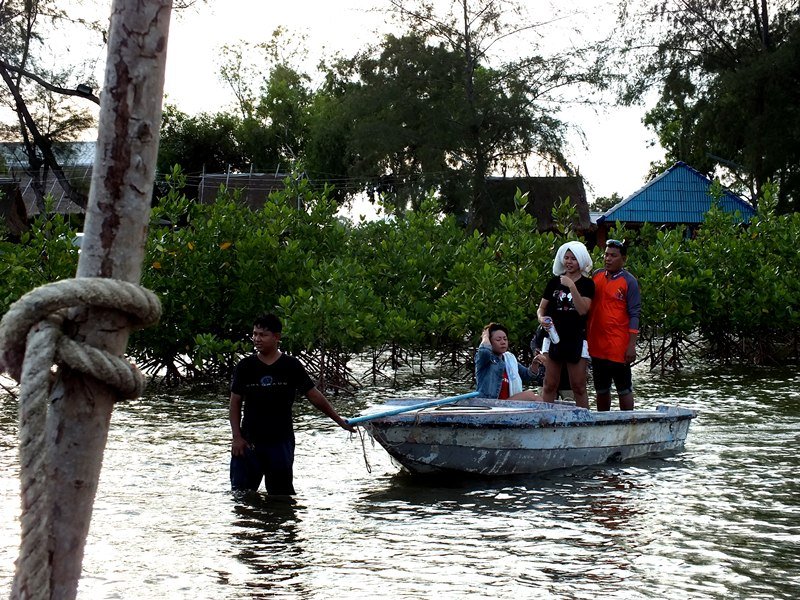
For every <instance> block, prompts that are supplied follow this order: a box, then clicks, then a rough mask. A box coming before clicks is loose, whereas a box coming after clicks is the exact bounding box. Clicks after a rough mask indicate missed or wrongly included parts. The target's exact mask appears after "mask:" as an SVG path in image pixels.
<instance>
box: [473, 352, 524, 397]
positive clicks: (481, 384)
mask: <svg viewBox="0 0 800 600" xmlns="http://www.w3.org/2000/svg"><path fill="white" fill-rule="evenodd" d="M517 366H518V369H517V370H518V371H519V376H520V378H521V379H522V381H524V382H529V381H531V380H532V379H533V375H534V374H533V373H531V371H530V369H528V367H523V366H522V365H521V364H519V363H517ZM505 370H506V361H505V360H503V355H502V354H501V355H500V356H498V355H497V354H495V353H494V352H492V347H491V346H484V345H483V344H481V345H480V346H478V351H477V352H476V353H475V384H476V386H477V388H478V393H479V394H480V397H481V398H497V397H498V396H499V395H500V388H501V387H502V385H503V371H505Z"/></svg>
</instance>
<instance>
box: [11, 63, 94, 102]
mask: <svg viewBox="0 0 800 600" xmlns="http://www.w3.org/2000/svg"><path fill="white" fill-rule="evenodd" d="M0 66H2V67H3V68H4V69H6V70H8V71H11V72H13V73H17V74H18V75H22V76H23V77H27V78H28V79H32V80H33V81H35V82H36V83H38V84H39V85H41V86H42V87H43V88H45V89H47V90H50V91H51V92H55V93H57V94H62V95H64V96H77V97H79V98H86V99H87V100H91V101H92V102H94V103H95V104H97V105H98V106H99V105H100V98H98V97H97V96H95V95H94V94H93V93H92V92H91V91H88V92H85V91H80V90H77V89H74V90H72V89H69V88H63V87H61V86H58V85H53V84H52V83H50V82H48V81H45V80H44V79H42V78H41V77H39V76H38V75H36V74H35V73H31V72H30V71H26V70H25V69H20V68H19V67H15V66H14V65H11V64H9V63H7V62H5V61H4V60H0ZM79 87H80V86H79Z"/></svg>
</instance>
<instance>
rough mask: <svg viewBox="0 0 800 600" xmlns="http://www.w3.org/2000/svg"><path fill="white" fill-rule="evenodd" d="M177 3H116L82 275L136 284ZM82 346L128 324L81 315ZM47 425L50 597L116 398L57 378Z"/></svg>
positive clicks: (81, 539)
mask: <svg viewBox="0 0 800 600" xmlns="http://www.w3.org/2000/svg"><path fill="white" fill-rule="evenodd" d="M171 10H172V0H113V3H112V12H111V23H110V31H109V41H108V59H107V63H106V71H105V84H104V87H103V91H102V93H101V97H100V120H99V127H98V129H99V133H98V140H97V154H96V157H95V163H94V171H93V173H92V186H91V191H90V193H89V204H88V208H87V214H86V222H85V225H84V236H83V242H82V247H81V255H80V259H79V261H78V272H77V275H78V276H79V277H110V278H115V279H121V280H124V281H129V282H133V283H138V282H139V279H140V277H141V273H142V259H143V257H144V248H145V242H146V238H147V227H148V222H149V219H150V203H151V196H152V190H153V179H154V176H155V165H156V156H157V153H158V139H159V138H158V136H159V127H160V124H161V104H162V98H163V89H164V70H165V63H166V51H167V37H168V31H169V19H170V13H171ZM68 321H69V323H70V325H71V327H72V329H73V332H74V335H75V338H76V339H77V340H79V341H80V340H84V341H86V342H87V343H89V344H91V345H94V346H96V347H98V348H102V349H104V350H107V351H108V352H111V353H113V354H117V355H122V354H123V353H124V352H125V348H126V346H127V343H128V333H129V329H128V323H127V319H126V318H125V316H123V315H120V314H119V313H117V312H115V311H107V310H99V309H91V308H86V309H76V310H74V311H73V312H72V314H70V315H69V318H68ZM50 400H51V405H50V410H51V415H50V418H49V419H48V423H49V424H52V425H48V431H47V436H48V446H49V452H48V464H49V467H48V475H49V483H50V486H51V487H50V489H52V490H54V492H53V493H51V494H50V496H51V498H52V509H51V513H50V514H51V523H52V542H51V543H52V546H51V549H50V550H51V553H52V576H51V581H50V593H51V598H58V599H62V598H63V599H72V598H75V596H76V594H77V588H78V581H79V579H80V575H81V567H82V563H83V552H84V546H85V543H86V537H87V534H88V531H89V524H90V521H91V515H92V507H93V505H94V497H95V493H96V491H97V481H98V478H99V475H100V467H101V465H102V457H103V451H104V449H105V445H106V440H107V437H108V426H109V422H110V419H111V410H112V407H113V405H114V402H115V401H116V400H117V397H116V394H115V391H114V390H113V389H111V388H109V387H107V386H106V385H105V384H104V383H103V382H101V381H96V380H93V379H91V378H89V377H84V376H81V375H80V374H75V373H70V372H69V371H68V370H63V371H62V372H60V375H59V378H58V380H57V382H56V383H55V385H54V388H53V392H52V395H51V398H50Z"/></svg>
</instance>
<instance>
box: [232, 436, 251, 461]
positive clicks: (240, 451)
mask: <svg viewBox="0 0 800 600" xmlns="http://www.w3.org/2000/svg"><path fill="white" fill-rule="evenodd" d="M249 446H250V444H248V443H247V440H246V439H244V438H243V437H242V436H240V435H237V436H234V438H233V441H232V442H231V455H233V456H244V453H245V450H247V448H248V447H249Z"/></svg>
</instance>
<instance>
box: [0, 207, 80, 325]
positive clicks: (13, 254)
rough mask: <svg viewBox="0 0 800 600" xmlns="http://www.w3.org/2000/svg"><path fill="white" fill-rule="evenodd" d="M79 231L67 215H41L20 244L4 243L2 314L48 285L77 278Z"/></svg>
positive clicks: (0, 247)
mask: <svg viewBox="0 0 800 600" xmlns="http://www.w3.org/2000/svg"><path fill="white" fill-rule="evenodd" d="M76 234H77V230H76V229H75V228H74V227H73V225H72V224H71V223H70V221H69V220H68V219H66V218H65V217H64V216H63V215H57V214H56V215H49V216H48V215H46V214H45V213H43V214H41V215H39V216H38V217H36V219H34V221H33V223H31V226H30V229H29V230H28V231H26V232H25V233H23V234H22V236H21V238H20V241H19V243H17V244H14V243H11V242H6V241H0V281H2V283H0V313H5V312H6V311H7V310H8V308H9V306H11V304H12V303H13V302H15V301H16V300H18V299H19V298H20V297H21V296H22V295H23V294H25V293H27V292H29V291H30V290H32V289H33V288H36V287H38V286H40V285H43V284H45V283H49V282H51V281H56V280H58V279H64V278H66V277H74V276H75V271H76V269H77V266H78V251H79V247H78V246H77V245H76V242H75V240H76V237H77V235H76Z"/></svg>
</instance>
